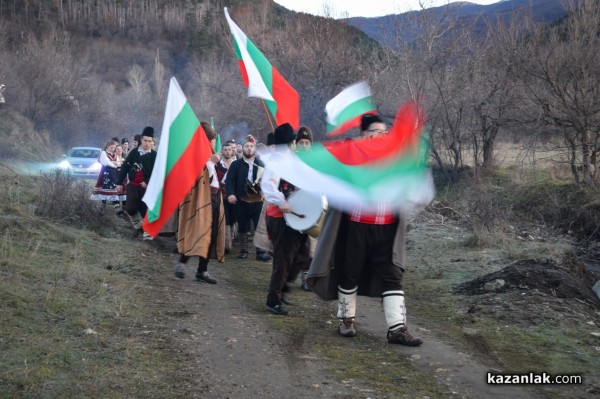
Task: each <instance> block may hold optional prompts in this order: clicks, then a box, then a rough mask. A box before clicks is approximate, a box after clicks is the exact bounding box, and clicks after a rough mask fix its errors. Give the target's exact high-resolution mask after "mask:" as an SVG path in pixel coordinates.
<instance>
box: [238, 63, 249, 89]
mask: <svg viewBox="0 0 600 399" xmlns="http://www.w3.org/2000/svg"><path fill="white" fill-rule="evenodd" d="M238 65H239V66H240V73H241V74H242V80H243V81H244V86H246V87H248V86H249V85H250V79H248V71H246V65H245V64H244V60H238Z"/></svg>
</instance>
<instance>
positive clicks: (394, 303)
mask: <svg viewBox="0 0 600 399" xmlns="http://www.w3.org/2000/svg"><path fill="white" fill-rule="evenodd" d="M381 296H382V297H383V312H384V313H385V322H386V323H387V325H388V328H389V329H390V330H394V329H396V328H398V327H400V326H401V325H405V324H406V307H405V306H404V291H386V292H384V293H383V294H381Z"/></svg>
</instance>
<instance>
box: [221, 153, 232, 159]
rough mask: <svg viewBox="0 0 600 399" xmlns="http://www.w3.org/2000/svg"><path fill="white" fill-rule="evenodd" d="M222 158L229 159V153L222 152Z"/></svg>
mask: <svg viewBox="0 0 600 399" xmlns="http://www.w3.org/2000/svg"><path fill="white" fill-rule="evenodd" d="M223 158H224V159H229V158H231V154H225V153H223Z"/></svg>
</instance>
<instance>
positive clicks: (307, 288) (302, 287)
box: [300, 281, 312, 292]
mask: <svg viewBox="0 0 600 399" xmlns="http://www.w3.org/2000/svg"><path fill="white" fill-rule="evenodd" d="M300 288H301V289H302V291H307V292H311V291H312V288H310V285H308V283H307V282H306V281H305V282H303V283H302V284H300Z"/></svg>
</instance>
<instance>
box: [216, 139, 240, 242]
mask: <svg viewBox="0 0 600 399" xmlns="http://www.w3.org/2000/svg"><path fill="white" fill-rule="evenodd" d="M234 148H235V141H234V142H233V147H232V144H231V142H230V141H227V142H226V143H225V144H223V146H222V148H221V160H220V161H219V162H217V163H216V164H215V170H216V171H217V177H218V182H219V185H220V189H221V194H222V199H223V208H224V210H225V253H226V254H228V253H230V252H231V249H232V247H233V225H234V224H235V205H233V204H230V203H229V202H228V201H227V192H226V189H225V178H226V176H227V171H228V170H229V167H230V166H231V163H232V162H233V161H234V160H235V158H234V157H235V155H233V152H234Z"/></svg>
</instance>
